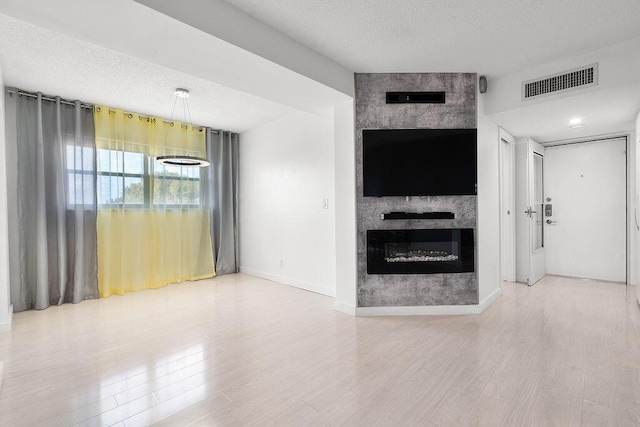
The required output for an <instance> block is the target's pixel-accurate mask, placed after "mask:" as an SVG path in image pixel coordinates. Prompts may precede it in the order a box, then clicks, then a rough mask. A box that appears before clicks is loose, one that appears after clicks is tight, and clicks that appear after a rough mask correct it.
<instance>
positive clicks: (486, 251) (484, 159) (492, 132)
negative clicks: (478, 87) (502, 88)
mask: <svg viewBox="0 0 640 427" xmlns="http://www.w3.org/2000/svg"><path fill="white" fill-rule="evenodd" d="M477 96H478V236H477V242H476V247H477V248H478V294H479V295H478V300H479V302H480V304H481V306H482V305H486V304H488V303H491V302H492V301H493V300H494V298H497V297H498V296H500V294H501V292H502V283H501V279H500V215H499V213H500V182H499V175H500V151H499V150H500V133H499V129H498V125H497V124H496V123H495V122H494V121H493V120H492V119H491V118H490V117H489V116H487V115H485V100H486V98H485V94H480V93H478V94H477Z"/></svg>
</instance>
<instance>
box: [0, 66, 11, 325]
mask: <svg viewBox="0 0 640 427" xmlns="http://www.w3.org/2000/svg"><path fill="white" fill-rule="evenodd" d="M0 87H1V88H2V94H0V165H1V166H2V167H0V332H8V331H10V330H11V314H12V311H13V309H12V307H11V303H10V301H11V300H10V296H9V283H10V282H9V280H10V279H9V277H10V276H9V223H8V216H9V213H8V206H9V205H8V202H7V191H8V188H7V167H6V161H7V155H6V138H5V119H4V115H5V99H4V95H5V89H4V76H3V74H2V64H0Z"/></svg>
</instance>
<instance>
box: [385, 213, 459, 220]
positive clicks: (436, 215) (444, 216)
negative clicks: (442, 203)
mask: <svg viewBox="0 0 640 427" xmlns="http://www.w3.org/2000/svg"><path fill="white" fill-rule="evenodd" d="M380 218H381V219H455V218H456V214H454V213H453V212H422V213H418V212H389V213H383V214H382V215H380Z"/></svg>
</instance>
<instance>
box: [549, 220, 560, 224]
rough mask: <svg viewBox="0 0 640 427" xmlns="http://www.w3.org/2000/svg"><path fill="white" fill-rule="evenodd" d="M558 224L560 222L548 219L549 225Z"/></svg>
mask: <svg viewBox="0 0 640 427" xmlns="http://www.w3.org/2000/svg"><path fill="white" fill-rule="evenodd" d="M557 222H558V221H551V220H550V219H548V220H547V224H555V223H557Z"/></svg>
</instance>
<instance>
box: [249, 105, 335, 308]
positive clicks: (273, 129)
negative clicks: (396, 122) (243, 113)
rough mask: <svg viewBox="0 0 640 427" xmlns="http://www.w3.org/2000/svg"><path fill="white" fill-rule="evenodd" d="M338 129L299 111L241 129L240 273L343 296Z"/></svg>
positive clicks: (318, 117) (314, 116)
mask: <svg viewBox="0 0 640 427" xmlns="http://www.w3.org/2000/svg"><path fill="white" fill-rule="evenodd" d="M333 132H334V130H333V120H332V119H327V118H324V117H320V116H316V115H312V114H309V113H303V112H299V113H295V114H292V115H289V116H286V117H283V118H281V119H278V120H275V121H273V122H270V123H267V124H265V125H262V126H259V127H257V128H254V129H252V130H250V131H247V132H244V133H242V134H241V135H240V207H239V209H240V271H242V272H245V273H248V274H253V275H255V276H259V277H263V278H266V279H271V280H276V281H278V282H282V283H286V284H289V285H292V286H297V287H300V288H303V289H307V290H311V291H314V292H318V293H322V294H325V295H329V296H335V293H336V287H335V271H336V267H335V217H334V200H335V199H334V146H333V144H334V134H333ZM323 198H326V199H328V208H327V209H323Z"/></svg>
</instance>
